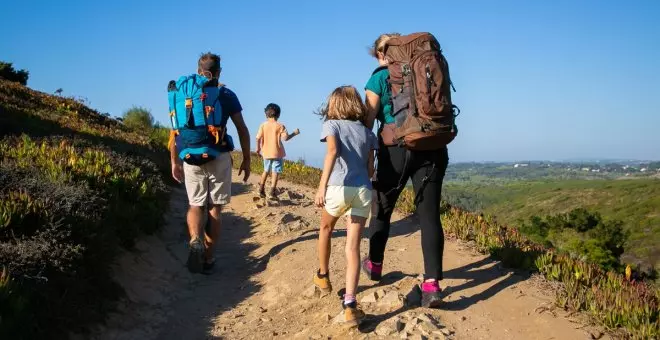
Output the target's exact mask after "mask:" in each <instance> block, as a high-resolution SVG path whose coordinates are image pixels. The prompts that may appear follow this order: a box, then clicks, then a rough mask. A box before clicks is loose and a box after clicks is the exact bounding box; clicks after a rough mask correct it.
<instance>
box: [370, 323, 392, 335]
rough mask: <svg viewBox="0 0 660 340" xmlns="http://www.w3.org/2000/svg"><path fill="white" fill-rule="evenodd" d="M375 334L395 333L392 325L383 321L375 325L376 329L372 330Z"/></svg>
mask: <svg viewBox="0 0 660 340" xmlns="http://www.w3.org/2000/svg"><path fill="white" fill-rule="evenodd" d="M374 332H375V333H376V335H379V336H389V335H392V334H394V333H395V330H394V328H392V325H391V324H390V323H389V322H383V323H381V324H380V325H378V327H376V330H375V331H374Z"/></svg>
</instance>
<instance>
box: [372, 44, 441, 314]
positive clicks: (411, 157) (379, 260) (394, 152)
mask: <svg viewBox="0 0 660 340" xmlns="http://www.w3.org/2000/svg"><path fill="white" fill-rule="evenodd" d="M398 36H400V35H399V34H397V33H392V34H383V35H381V36H379V37H378V39H376V41H375V42H374V44H373V47H372V48H371V51H370V53H371V55H372V56H373V57H375V58H376V60H377V61H378V65H379V66H378V68H376V70H375V71H374V72H373V73H372V75H371V77H370V78H369V81H367V84H366V86H365V92H366V103H365V104H366V106H367V115H368V116H367V127H368V128H370V129H371V128H373V124H374V121H375V120H378V122H379V128H378V142H379V148H378V149H379V151H378V153H377V168H376V181H375V182H374V189H376V191H377V193H378V194H377V203H376V204H377V207H376V210H377V213H376V216H375V218H374V221H373V224H372V226H370V228H369V229H371V232H370V234H371V236H370V238H369V257H368V258H367V259H365V260H364V261H363V262H362V269H363V271H364V272H365V273H366V274H367V276H368V277H369V278H370V279H371V280H374V281H379V280H380V279H381V276H382V271H383V260H384V254H385V246H386V244H387V239H388V237H389V232H390V219H391V217H392V212H393V211H394V206H395V205H396V201H397V199H398V198H399V195H400V194H401V191H402V189H403V187H404V186H405V185H400V184H401V183H404V184H405V183H407V182H408V180H409V179H410V180H412V184H413V189H414V191H415V196H416V197H418V199H416V211H417V215H418V216H419V222H420V228H421V232H422V252H423V255H424V281H423V282H422V284H421V285H420V289H421V292H422V306H423V307H430V308H437V307H439V305H440V303H441V289H440V286H439V281H440V280H442V255H443V248H444V234H443V231H442V225H441V223H440V193H441V189H442V181H443V178H444V176H445V171H446V169H447V163H448V160H449V158H448V154H447V147H446V146H444V147H442V148H440V149H437V150H430V151H417V150H410V151H409V150H407V149H406V148H403V147H399V146H397V145H394V146H388V145H386V144H385V143H384V142H383V140H384V136H385V139H387V138H391V136H392V133H393V132H392V131H393V130H392V129H393V125H391V124H393V123H394V118H393V117H392V104H391V100H390V98H391V95H392V93H391V89H390V87H389V86H388V78H389V71H388V69H387V65H388V61H387V60H386V58H385V46H386V43H387V41H388V40H389V39H390V38H392V37H398ZM388 134H389V136H388Z"/></svg>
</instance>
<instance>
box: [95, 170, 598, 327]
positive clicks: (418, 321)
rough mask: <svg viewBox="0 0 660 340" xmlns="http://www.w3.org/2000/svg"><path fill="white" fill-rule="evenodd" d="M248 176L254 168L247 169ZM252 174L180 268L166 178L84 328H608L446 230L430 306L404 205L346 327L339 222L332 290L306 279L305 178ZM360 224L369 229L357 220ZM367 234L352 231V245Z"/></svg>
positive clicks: (176, 220) (177, 195)
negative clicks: (208, 260)
mask: <svg viewBox="0 0 660 340" xmlns="http://www.w3.org/2000/svg"><path fill="white" fill-rule="evenodd" d="M254 180H256V179H253V181H254ZM253 185H254V182H251V183H247V184H243V183H234V185H233V189H232V190H233V193H234V196H233V197H232V203H231V204H230V205H229V206H228V207H227V209H226V210H225V212H224V215H223V230H222V233H221V238H222V240H221V241H220V244H219V246H218V249H217V252H216V257H217V259H218V262H217V263H218V264H217V267H218V268H217V270H216V272H214V273H213V274H211V275H201V274H196V275H194V274H190V273H189V272H188V271H187V270H186V268H185V260H186V256H187V249H186V243H187V232H186V228H185V211H186V209H187V201H186V196H185V192H184V190H183V188H176V189H175V192H174V194H173V196H172V202H171V207H170V210H169V211H168V215H167V220H168V225H167V226H166V228H165V229H164V230H163V231H162V233H161V234H160V235H155V236H149V237H145V238H143V239H142V240H141V241H140V242H138V244H137V251H135V252H130V253H125V254H124V255H123V256H121V259H120V261H118V263H117V264H116V266H115V277H116V279H117V281H118V282H119V283H120V284H121V285H122V286H123V287H124V289H125V290H126V296H125V298H124V299H122V301H121V303H120V305H119V307H118V310H117V312H116V313H114V314H113V315H111V316H110V317H109V318H108V320H107V322H106V324H104V325H100V326H98V327H97V328H96V329H94V330H93V331H92V333H91V334H90V335H85V336H82V337H83V338H89V337H90V336H91V337H92V338H96V339H271V338H276V339H596V338H606V337H607V335H603V333H601V332H599V331H598V330H597V329H596V328H593V327H591V326H587V325H586V324H585V323H584V320H583V319H581V318H580V317H579V316H575V315H567V314H566V313H564V312H563V311H558V310H556V309H554V308H553V301H554V297H553V294H552V287H551V285H549V284H548V283H546V282H545V281H543V280H542V279H540V278H536V277H530V276H529V275H526V274H524V273H516V272H513V271H511V270H509V269H506V268H503V267H502V266H501V265H500V264H499V263H498V262H497V261H494V260H492V259H490V258H489V257H488V256H485V255H480V254H478V253H476V252H475V251H474V250H473V249H472V248H471V247H470V246H469V245H466V244H464V243H461V242H458V241H456V240H453V239H450V238H449V239H447V242H446V246H445V258H444V265H445V267H446V269H445V270H446V272H445V280H443V282H442V285H441V286H442V288H443V289H444V293H445V297H444V301H445V304H444V306H443V307H442V308H441V309H439V310H431V309H425V308H421V307H419V291H418V288H417V285H418V284H419V282H420V273H421V272H422V270H423V262H422V254H421V249H420V248H421V246H420V233H419V228H418V227H417V223H416V220H415V218H414V217H407V218H402V217H400V216H398V217H396V222H394V224H393V227H392V237H391V239H390V241H389V243H388V249H387V253H386V260H385V268H384V277H383V280H382V281H381V282H378V283H375V282H372V281H369V280H368V279H367V278H366V277H365V276H364V275H362V277H361V278H360V285H359V289H358V300H359V302H360V305H361V307H362V309H363V310H364V311H365V312H366V313H367V319H366V320H365V321H364V323H363V324H362V325H360V327H358V328H347V327H345V326H343V325H342V324H341V323H338V322H337V320H338V319H339V317H340V312H341V304H340V301H341V300H340V297H341V295H342V292H343V288H342V287H343V284H344V271H345V262H344V251H343V247H344V236H345V232H344V229H343V228H344V227H343V222H342V221H340V222H339V224H338V228H337V230H336V231H335V233H334V235H333V244H332V256H331V272H330V279H331V281H332V283H333V286H334V287H335V290H336V291H335V292H333V293H331V294H327V295H325V296H322V295H321V294H320V292H319V291H316V290H315V289H314V287H313V285H312V283H311V282H312V275H313V273H314V272H315V270H316V268H317V266H318V262H317V253H316V239H317V234H316V228H317V225H318V220H319V211H318V210H317V208H315V207H314V206H313V204H312V200H313V197H314V196H313V194H314V191H313V189H310V188H306V187H301V186H296V185H292V184H288V183H282V194H281V195H280V200H279V202H274V201H272V202H271V201H264V200H262V199H260V198H258V197H256V196H255V194H254V190H253ZM365 233H368V231H366V232H365ZM367 248H368V242H367V240H366V239H363V241H362V253H363V254H365V253H366V252H367Z"/></svg>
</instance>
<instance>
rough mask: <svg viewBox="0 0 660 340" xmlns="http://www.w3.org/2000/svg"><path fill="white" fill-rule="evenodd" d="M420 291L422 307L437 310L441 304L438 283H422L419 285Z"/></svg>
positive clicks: (440, 291)
mask: <svg viewBox="0 0 660 340" xmlns="http://www.w3.org/2000/svg"><path fill="white" fill-rule="evenodd" d="M420 290H421V291H422V307H425V308H438V307H440V305H441V304H442V296H441V295H442V290H441V289H440V284H439V283H438V281H433V282H422V284H421V285H420Z"/></svg>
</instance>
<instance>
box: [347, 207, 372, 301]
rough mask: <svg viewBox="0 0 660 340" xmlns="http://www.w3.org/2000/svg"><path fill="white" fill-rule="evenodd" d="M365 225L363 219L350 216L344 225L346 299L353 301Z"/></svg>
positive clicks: (365, 221)
mask: <svg viewBox="0 0 660 340" xmlns="http://www.w3.org/2000/svg"><path fill="white" fill-rule="evenodd" d="M366 223H367V219H366V218H365V217H360V216H350V217H348V223H347V225H346V297H347V298H349V297H352V298H353V301H355V294H356V293H357V286H358V280H359V278H360V239H361V238H362V229H363V228H364V225H365V224H366Z"/></svg>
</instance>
